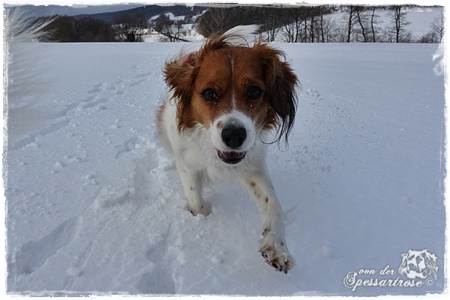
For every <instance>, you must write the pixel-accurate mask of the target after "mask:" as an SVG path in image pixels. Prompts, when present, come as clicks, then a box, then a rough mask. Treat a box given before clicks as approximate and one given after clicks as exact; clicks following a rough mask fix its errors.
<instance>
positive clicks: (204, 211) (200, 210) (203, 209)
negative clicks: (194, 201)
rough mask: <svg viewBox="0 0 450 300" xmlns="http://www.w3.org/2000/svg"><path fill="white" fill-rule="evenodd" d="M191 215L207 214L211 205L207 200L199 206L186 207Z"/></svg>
mask: <svg viewBox="0 0 450 300" xmlns="http://www.w3.org/2000/svg"><path fill="white" fill-rule="evenodd" d="M188 210H189V211H190V212H191V214H192V215H193V216H196V215H198V214H201V215H204V216H208V215H209V214H210V213H211V205H210V204H209V203H208V202H205V203H203V204H202V205H201V206H200V207H190V206H189V207H188Z"/></svg>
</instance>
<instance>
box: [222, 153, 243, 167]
mask: <svg viewBox="0 0 450 300" xmlns="http://www.w3.org/2000/svg"><path fill="white" fill-rule="evenodd" d="M244 157H245V152H236V151H230V152H221V151H219V158H220V159H221V160H223V161H224V162H226V163H227V164H237V163H238V162H240V161H241V160H242V159H243V158H244Z"/></svg>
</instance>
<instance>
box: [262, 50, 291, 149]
mask: <svg viewBox="0 0 450 300" xmlns="http://www.w3.org/2000/svg"><path fill="white" fill-rule="evenodd" d="M254 49H255V50H256V51H257V53H258V55H260V57H261V59H262V61H263V64H264V73H265V74H264V76H265V78H264V80H265V84H266V91H265V93H266V96H267V99H268V101H269V105H270V108H271V109H272V111H273V112H274V113H275V117H276V119H277V122H278V125H279V127H278V136H277V138H276V141H280V140H281V138H282V137H283V135H284V138H285V141H286V142H287V139H288V135H289V133H290V132H291V130H292V127H293V125H294V119H295V112H296V108H297V94H296V92H295V87H296V85H297V83H298V80H297V76H296V75H295V73H294V71H293V70H292V69H291V67H290V66H289V64H288V63H287V62H285V61H282V60H281V59H282V58H284V53H283V52H282V51H280V50H276V49H273V48H271V47H269V46H267V45H265V44H259V45H255V48H254Z"/></svg>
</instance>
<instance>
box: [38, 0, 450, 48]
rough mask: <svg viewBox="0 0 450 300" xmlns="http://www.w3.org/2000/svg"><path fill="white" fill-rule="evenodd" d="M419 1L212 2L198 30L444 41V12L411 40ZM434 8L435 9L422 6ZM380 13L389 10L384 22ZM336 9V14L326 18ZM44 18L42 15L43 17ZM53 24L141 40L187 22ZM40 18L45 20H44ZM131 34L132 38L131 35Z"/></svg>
mask: <svg viewBox="0 0 450 300" xmlns="http://www.w3.org/2000/svg"><path fill="white" fill-rule="evenodd" d="M169 9H170V8H169ZM414 9H421V8H420V7H417V6H407V5H394V6H386V7H382V6H357V5H350V6H332V5H320V6H275V5H269V6H234V7H230V6H219V5H216V6H214V7H210V8H209V9H208V10H207V11H206V12H205V13H203V14H202V15H201V16H200V17H199V19H198V20H196V28H197V31H198V33H200V34H202V35H203V36H205V37H208V36H209V35H211V34H212V33H214V32H224V31H226V30H227V29H230V28H232V27H234V26H236V25H249V24H259V25H261V32H263V33H264V35H263V37H264V39H265V40H266V41H268V42H272V41H281V42H288V43H331V42H397V43H405V42H422V43H440V42H441V41H442V38H443V33H444V21H443V15H441V16H440V17H438V18H436V19H435V20H434V21H433V23H432V24H431V27H430V28H429V32H428V33H427V34H426V35H424V36H422V37H420V38H419V40H413V38H412V36H411V33H410V32H409V31H408V25H409V23H408V21H407V19H406V15H407V14H408V13H409V12H410V11H412V10H414ZM423 9H424V10H425V9H431V8H423ZM380 13H383V14H385V15H386V14H387V16H388V19H389V20H388V23H387V22H386V19H384V24H383V22H382V18H381V16H380ZM331 14H338V15H339V16H340V19H339V18H337V17H333V18H331V17H327V16H328V15H331ZM41 19H42V18H41ZM53 19H54V21H53V22H52V23H51V24H50V26H49V28H48V29H49V31H50V34H51V35H50V40H51V41H59V42H113V41H131V40H132V41H142V40H143V39H142V36H143V34H144V29H148V28H149V27H152V28H153V29H154V30H156V31H158V32H160V33H161V34H163V35H164V36H165V37H166V38H167V40H169V41H179V40H182V38H181V30H182V24H183V22H192V19H189V18H186V20H185V21H179V20H178V21H171V20H169V19H167V18H164V14H161V17H160V18H158V19H156V20H154V21H152V22H150V20H147V19H146V17H145V16H144V15H142V14H139V13H138V14H133V15H130V14H128V13H123V14H119V15H117V16H116V17H115V18H113V20H112V21H111V22H106V21H103V20H99V19H93V18H90V17H86V16H85V17H82V18H77V17H68V16H56V17H53ZM41 21H42V20H41ZM130 34H132V35H133V39H130Z"/></svg>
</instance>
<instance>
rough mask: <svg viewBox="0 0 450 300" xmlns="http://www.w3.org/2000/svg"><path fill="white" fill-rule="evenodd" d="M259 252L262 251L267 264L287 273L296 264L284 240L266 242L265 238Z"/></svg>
mask: <svg viewBox="0 0 450 300" xmlns="http://www.w3.org/2000/svg"><path fill="white" fill-rule="evenodd" d="M266 238H267V237H266ZM269 240H270V238H269ZM259 252H261V255H262V257H264V259H265V261H266V263H267V264H269V265H271V266H272V267H274V268H275V269H277V270H278V271H280V272H283V273H285V274H287V273H288V271H289V270H290V269H292V267H293V266H294V258H293V257H292V256H291V255H290V254H289V252H288V250H287V247H286V243H284V242H277V241H275V242H269V243H265V242H264V238H263V240H262V246H261V248H260V249H259Z"/></svg>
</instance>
